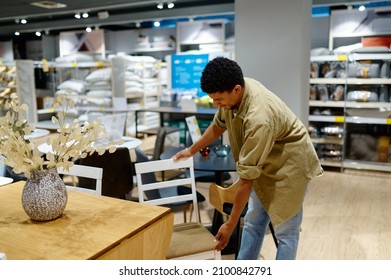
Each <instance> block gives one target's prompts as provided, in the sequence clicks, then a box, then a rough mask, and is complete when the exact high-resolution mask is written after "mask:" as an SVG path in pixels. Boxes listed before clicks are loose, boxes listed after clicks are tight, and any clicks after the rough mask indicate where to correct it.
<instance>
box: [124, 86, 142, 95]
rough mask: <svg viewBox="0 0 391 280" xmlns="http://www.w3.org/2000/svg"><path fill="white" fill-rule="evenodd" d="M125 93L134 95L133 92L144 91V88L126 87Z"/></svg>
mask: <svg viewBox="0 0 391 280" xmlns="http://www.w3.org/2000/svg"><path fill="white" fill-rule="evenodd" d="M125 93H126V94H129V95H132V94H138V93H144V90H143V89H142V88H139V87H129V88H126V89H125Z"/></svg>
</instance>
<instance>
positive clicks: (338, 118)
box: [335, 117, 345, 123]
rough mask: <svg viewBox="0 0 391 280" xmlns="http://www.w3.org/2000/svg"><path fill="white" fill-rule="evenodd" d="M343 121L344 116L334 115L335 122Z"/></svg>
mask: <svg viewBox="0 0 391 280" xmlns="http://www.w3.org/2000/svg"><path fill="white" fill-rule="evenodd" d="M344 121H345V117H335V122H338V123H343V122H344Z"/></svg>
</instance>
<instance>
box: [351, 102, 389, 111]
mask: <svg viewBox="0 0 391 280" xmlns="http://www.w3.org/2000/svg"><path fill="white" fill-rule="evenodd" d="M346 108H374V109H378V108H391V102H358V101H347V102H346Z"/></svg>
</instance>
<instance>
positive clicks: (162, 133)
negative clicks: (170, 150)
mask: <svg viewBox="0 0 391 280" xmlns="http://www.w3.org/2000/svg"><path fill="white" fill-rule="evenodd" d="M166 135H167V130H166V129H165V128H164V127H159V129H158V131H157V134H156V140H155V148H154V149H153V154H152V159H153V160H158V159H160V155H161V154H162V153H163V152H164V144H165V140H166Z"/></svg>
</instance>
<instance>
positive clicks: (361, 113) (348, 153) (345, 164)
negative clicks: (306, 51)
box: [309, 53, 391, 172]
mask: <svg viewBox="0 0 391 280" xmlns="http://www.w3.org/2000/svg"><path fill="white" fill-rule="evenodd" d="M361 62H362V64H365V65H364V66H363V67H364V68H365V67H372V66H373V65H372V66H370V65H371V64H373V63H377V64H378V67H383V68H384V69H383V68H382V70H385V71H380V70H379V71H378V74H376V75H375V76H372V77H369V76H368V77H365V78H362V77H354V71H352V69H351V68H349V67H355V64H358V63H361ZM390 62H391V54H388V53H385V54H380V53H376V54H369V53H368V54H367V53H365V54H363V53H361V54H358V53H354V54H350V55H349V56H334V55H331V56H319V57H312V58H311V63H316V64H317V65H318V66H320V65H322V64H328V65H329V66H330V65H332V64H333V63H334V64H335V63H339V64H340V66H342V67H341V68H340V70H341V71H342V72H341V73H340V74H341V76H343V75H345V77H339V78H335V77H333V78H331V77H329V76H330V75H326V76H328V77H327V78H325V77H312V78H310V85H311V88H312V90H313V89H314V88H315V87H319V86H322V87H323V91H326V89H330V88H332V87H335V86H342V87H343V95H341V96H340V99H341V100H330V99H332V98H330V97H331V96H330V92H329V91H328V92H327V93H328V96H327V97H325V98H324V99H323V100H319V99H320V98H319V96H317V97H318V98H316V99H318V100H310V101H309V109H310V115H309V123H310V133H311V135H312V141H313V143H314V145H315V147H316V149H317V151H318V155H319V158H320V159H321V161H322V165H323V166H330V167H339V168H340V169H341V171H343V169H345V168H351V169H366V170H376V171H385V172H391V156H390V155H391V152H390V150H391V149H390V140H391V99H390V98H391V92H390V88H391V87H390V85H391V78H390ZM368 65H369V66H368ZM312 66H313V68H314V65H312ZM315 68H316V67H315ZM316 69H318V68H316ZM353 69H354V68H353ZM374 69H377V68H374ZM365 71H367V70H365ZM373 72H375V71H373ZM317 73H319V71H318V72H317ZM352 73H353V74H352ZM366 73H369V72H366ZM360 74H362V73H360ZM360 74H357V75H360ZM370 74H372V75H373V73H370ZM355 90H358V92H359V94H361V93H362V94H363V96H364V98H363V99H360V98H358V99H357V100H353V99H354V98H353V97H354V96H355V95H353V91H355ZM371 94H372V95H371ZM315 96H316V95H315ZM324 96H325V94H324V93H323V97H324ZM367 96H372V97H371V98H372V99H371V100H368V99H367ZM310 97H312V99H314V98H313V97H314V94H313V92H311V93H310ZM314 112H317V113H318V114H314ZM322 112H323V114H322ZM325 113H326V114H325ZM324 128H328V129H329V132H331V133H330V134H332V133H333V132H335V133H337V132H339V133H338V135H337V137H333V135H327V134H325V133H322V129H323V132H324V131H325V129H324ZM337 128H339V129H337ZM333 129H334V130H333ZM325 147H328V148H334V149H335V150H334V155H335V158H334V159H333V160H330V159H328V158H327V156H325V154H324V153H322V151H323V152H324V151H325V150H326V151H328V152H330V149H327V148H325ZM337 147H339V150H337V149H336V148H337ZM381 150H382V152H381ZM330 153H331V152H330ZM381 153H382V154H381ZM338 154H339V155H340V156H339V157H337V155H338Z"/></svg>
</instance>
